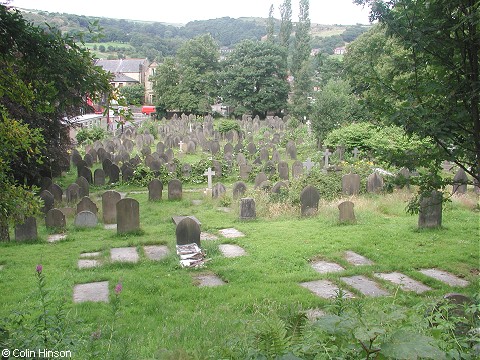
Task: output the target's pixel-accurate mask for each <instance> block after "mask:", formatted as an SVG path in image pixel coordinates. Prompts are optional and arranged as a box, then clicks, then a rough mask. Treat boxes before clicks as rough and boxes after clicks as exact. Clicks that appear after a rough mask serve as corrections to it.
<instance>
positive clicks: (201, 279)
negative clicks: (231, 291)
mask: <svg viewBox="0 0 480 360" xmlns="http://www.w3.org/2000/svg"><path fill="white" fill-rule="evenodd" d="M194 279H195V282H196V284H197V286H198V287H214V286H222V285H225V282H224V281H223V280H222V279H220V278H219V277H218V276H217V275H215V274H207V275H197V276H195V277H194Z"/></svg>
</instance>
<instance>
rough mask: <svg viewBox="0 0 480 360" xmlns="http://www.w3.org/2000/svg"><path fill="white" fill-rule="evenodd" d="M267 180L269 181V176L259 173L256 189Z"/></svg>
mask: <svg viewBox="0 0 480 360" xmlns="http://www.w3.org/2000/svg"><path fill="white" fill-rule="evenodd" d="M267 180H268V178H267V175H265V173H264V172H259V173H258V174H257V176H256V177H255V188H258V187H260V185H261V184H262V183H263V182H264V181H267Z"/></svg>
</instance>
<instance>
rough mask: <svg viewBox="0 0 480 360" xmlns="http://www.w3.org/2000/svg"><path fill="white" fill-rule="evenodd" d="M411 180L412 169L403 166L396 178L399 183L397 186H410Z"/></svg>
mask: <svg viewBox="0 0 480 360" xmlns="http://www.w3.org/2000/svg"><path fill="white" fill-rule="evenodd" d="M409 181H410V170H408V169H407V168H406V167H403V168H401V169H400V171H399V172H398V174H397V178H396V182H397V183H398V184H399V185H397V186H398V187H400V188H402V187H404V186H407V187H408V186H409Z"/></svg>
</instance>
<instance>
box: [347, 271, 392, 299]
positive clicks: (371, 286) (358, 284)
mask: <svg viewBox="0 0 480 360" xmlns="http://www.w3.org/2000/svg"><path fill="white" fill-rule="evenodd" d="M340 279H342V281H343V282H345V283H346V284H348V285H350V286H351V287H353V288H354V289H356V290H358V291H360V292H361V293H362V294H363V295H365V296H385V295H389V293H388V292H387V291H385V290H383V289H381V288H380V287H379V286H378V284H377V283H376V282H375V281H373V280H370V279H369V278H367V277H365V276H362V275H355V276H350V277H342V278H340Z"/></svg>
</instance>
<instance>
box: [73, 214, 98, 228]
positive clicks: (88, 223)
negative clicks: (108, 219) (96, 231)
mask: <svg viewBox="0 0 480 360" xmlns="http://www.w3.org/2000/svg"><path fill="white" fill-rule="evenodd" d="M97 224H98V219H97V215H96V214H94V213H93V212H91V211H87V210H85V211H80V212H79V213H77V215H75V220H74V225H75V226H77V227H95V226H97Z"/></svg>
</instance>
